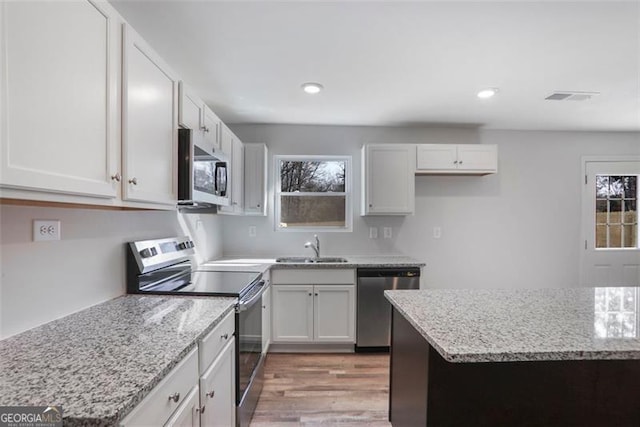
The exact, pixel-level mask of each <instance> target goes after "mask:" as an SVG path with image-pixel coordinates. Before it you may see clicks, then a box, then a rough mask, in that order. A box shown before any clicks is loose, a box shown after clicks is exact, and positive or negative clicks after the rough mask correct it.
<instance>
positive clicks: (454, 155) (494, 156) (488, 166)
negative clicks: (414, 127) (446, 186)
mask: <svg viewBox="0 0 640 427" xmlns="http://www.w3.org/2000/svg"><path fill="white" fill-rule="evenodd" d="M416 147H417V148H416V173H417V174H461V175H462V174H465V175H486V174H490V173H496V172H497V171H498V147H497V146H496V145H488V144H487V145H485V144H458V145H455V144H419V145H417V146H416Z"/></svg>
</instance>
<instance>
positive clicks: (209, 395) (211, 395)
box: [204, 390, 216, 399]
mask: <svg viewBox="0 0 640 427" xmlns="http://www.w3.org/2000/svg"><path fill="white" fill-rule="evenodd" d="M204 395H205V396H207V397H208V398H210V399H213V396H215V395H216V391H215V390H211V391H209V392H207V393H205V394H204Z"/></svg>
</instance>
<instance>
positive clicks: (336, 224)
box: [274, 156, 351, 231]
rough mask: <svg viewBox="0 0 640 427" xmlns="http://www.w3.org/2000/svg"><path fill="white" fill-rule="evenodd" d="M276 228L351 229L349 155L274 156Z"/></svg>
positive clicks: (309, 229) (290, 229) (307, 229)
mask: <svg viewBox="0 0 640 427" xmlns="http://www.w3.org/2000/svg"><path fill="white" fill-rule="evenodd" d="M275 162H276V167H275V168H274V169H275V172H276V189H275V197H276V200H275V207H276V215H275V217H276V229H277V230H283V231H312V230H323V231H351V158H350V157H345V156H276V157H275Z"/></svg>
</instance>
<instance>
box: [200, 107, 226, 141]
mask: <svg viewBox="0 0 640 427" xmlns="http://www.w3.org/2000/svg"><path fill="white" fill-rule="evenodd" d="M203 121H204V123H203V127H202V130H203V132H204V140H205V144H206V145H207V147H211V148H212V149H213V150H212V151H213V152H219V151H221V150H222V120H220V118H219V117H218V116H216V113H214V112H213V111H211V109H210V108H209V107H207V106H206V105H205V106H204V110H203Z"/></svg>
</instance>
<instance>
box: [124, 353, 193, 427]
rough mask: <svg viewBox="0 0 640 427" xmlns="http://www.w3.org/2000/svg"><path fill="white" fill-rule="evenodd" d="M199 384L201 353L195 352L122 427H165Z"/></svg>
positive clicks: (133, 412) (149, 396)
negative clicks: (163, 426)
mask: <svg viewBox="0 0 640 427" xmlns="http://www.w3.org/2000/svg"><path fill="white" fill-rule="evenodd" d="M197 384H198V352H197V351H196V349H193V350H192V351H191V352H190V353H189V354H188V355H187V356H186V357H185V358H184V359H183V360H182V361H180V363H178V364H177V365H176V367H175V368H173V369H172V370H171V372H169V374H168V375H167V376H166V377H164V379H163V380H162V381H160V383H159V384H158V385H157V386H155V387H154V388H153V390H151V392H150V393H149V394H148V395H147V397H145V398H144V399H143V400H142V402H140V403H139V404H138V406H136V407H135V408H134V409H133V411H131V413H130V414H129V415H127V416H126V417H125V419H124V420H122V422H121V424H120V425H121V426H122V427H129V426H131V427H134V426H161V425H164V424H166V423H167V421H169V419H170V418H171V416H172V415H173V414H174V413H175V412H176V410H178V408H181V405H182V404H183V403H184V400H185V397H187V396H189V393H190V392H191V390H192V389H193V388H194V387H197Z"/></svg>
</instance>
